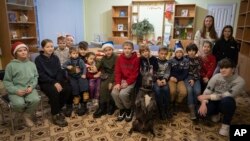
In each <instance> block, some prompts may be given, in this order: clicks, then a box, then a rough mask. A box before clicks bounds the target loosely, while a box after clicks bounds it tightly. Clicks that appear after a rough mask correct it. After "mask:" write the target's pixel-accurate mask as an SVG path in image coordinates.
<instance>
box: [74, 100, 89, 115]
mask: <svg viewBox="0 0 250 141" xmlns="http://www.w3.org/2000/svg"><path fill="white" fill-rule="evenodd" d="M87 111H88V109H87V105H86V103H85V102H84V103H81V105H80V107H79V108H78V109H77V111H76V113H77V114H78V116H82V115H84V114H85V113H87Z"/></svg>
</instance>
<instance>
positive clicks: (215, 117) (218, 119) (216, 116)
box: [211, 114, 220, 122]
mask: <svg viewBox="0 0 250 141" xmlns="http://www.w3.org/2000/svg"><path fill="white" fill-rule="evenodd" d="M211 120H212V121H213V122H219V121H220V114H217V115H213V116H212V117H211Z"/></svg>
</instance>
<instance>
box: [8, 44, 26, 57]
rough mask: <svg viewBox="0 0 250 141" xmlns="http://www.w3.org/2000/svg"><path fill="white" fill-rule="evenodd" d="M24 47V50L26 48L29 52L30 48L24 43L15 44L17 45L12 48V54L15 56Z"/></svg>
mask: <svg viewBox="0 0 250 141" xmlns="http://www.w3.org/2000/svg"><path fill="white" fill-rule="evenodd" d="M22 47H24V48H26V49H27V50H29V48H28V47H27V46H26V45H25V44H24V43H22V42H15V43H14V44H13V45H12V47H11V54H12V55H13V56H15V54H16V52H17V50H18V49H19V48H22Z"/></svg>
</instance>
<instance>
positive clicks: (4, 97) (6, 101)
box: [0, 70, 44, 135]
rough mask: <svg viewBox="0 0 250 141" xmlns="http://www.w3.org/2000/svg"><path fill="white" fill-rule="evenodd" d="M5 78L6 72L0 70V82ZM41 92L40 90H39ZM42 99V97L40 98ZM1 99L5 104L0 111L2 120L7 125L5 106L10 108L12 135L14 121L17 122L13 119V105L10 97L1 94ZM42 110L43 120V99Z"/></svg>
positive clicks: (0, 106)
mask: <svg viewBox="0 0 250 141" xmlns="http://www.w3.org/2000/svg"><path fill="white" fill-rule="evenodd" d="M3 78H4V70H0V80H1V81H2V80H3ZM37 91H39V90H37ZM40 97H41V96H40ZM0 99H1V100H2V101H3V103H0V111H1V116H2V120H3V123H6V122H5V117H4V111H3V109H4V105H7V106H5V107H7V108H8V110H9V115H10V122H11V132H10V133H11V135H13V134H14V131H15V126H14V120H15V117H13V112H14V111H13V110H12V105H11V103H10V100H9V97H8V94H3V95H2V94H0ZM40 109H41V113H42V115H41V118H42V119H43V115H44V113H43V102H42V99H41V100H40Z"/></svg>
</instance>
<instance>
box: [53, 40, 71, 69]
mask: <svg viewBox="0 0 250 141" xmlns="http://www.w3.org/2000/svg"><path fill="white" fill-rule="evenodd" d="M65 40H66V39H65V37H63V36H59V37H57V44H58V48H57V49H56V50H55V52H54V53H55V55H56V56H57V57H58V58H59V60H60V63H61V66H62V65H63V64H64V63H65V62H66V61H67V60H68V58H69V48H67V47H66V42H65Z"/></svg>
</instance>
